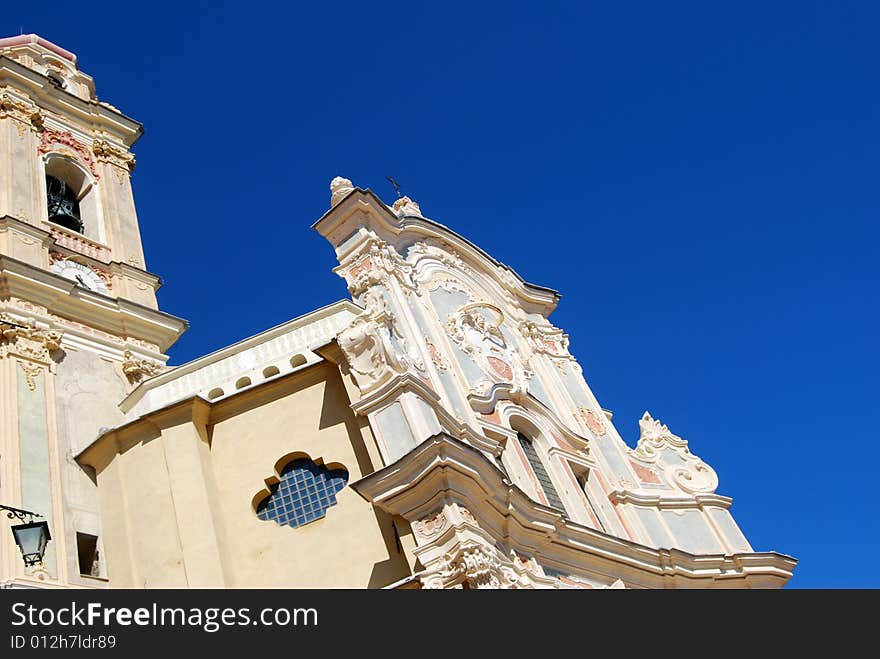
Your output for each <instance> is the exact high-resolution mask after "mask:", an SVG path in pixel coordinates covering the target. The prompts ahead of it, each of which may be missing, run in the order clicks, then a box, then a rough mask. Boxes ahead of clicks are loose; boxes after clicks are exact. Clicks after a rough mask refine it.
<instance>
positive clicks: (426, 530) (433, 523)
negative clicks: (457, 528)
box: [413, 510, 449, 540]
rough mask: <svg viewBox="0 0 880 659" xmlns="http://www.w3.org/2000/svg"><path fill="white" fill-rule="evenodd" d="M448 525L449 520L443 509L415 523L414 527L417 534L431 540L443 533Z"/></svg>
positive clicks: (423, 538)
mask: <svg viewBox="0 0 880 659" xmlns="http://www.w3.org/2000/svg"><path fill="white" fill-rule="evenodd" d="M448 526H449V520H447V518H446V514H445V512H444V511H443V510H440V511H438V512H436V513H434V514H433V515H430V516H428V517H426V518H425V519H423V520H419V521H417V522H414V523H413V529H414V530H415V532H416V535H418V536H419V538H421V539H422V540H431V539H432V538H435V537H437V536H438V535H440V534H441V533H443V531H445V530H446V529H447V527H448Z"/></svg>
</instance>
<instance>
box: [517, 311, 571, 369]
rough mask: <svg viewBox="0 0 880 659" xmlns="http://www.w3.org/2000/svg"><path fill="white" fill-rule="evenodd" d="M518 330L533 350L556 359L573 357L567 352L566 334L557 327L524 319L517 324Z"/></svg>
mask: <svg viewBox="0 0 880 659" xmlns="http://www.w3.org/2000/svg"><path fill="white" fill-rule="evenodd" d="M519 331H520V334H522V335H523V338H525V340H526V342H528V344H529V347H530V348H531V349H532V350H534V351H535V352H538V353H541V354H544V355H549V356H550V357H555V358H557V359H574V357H572V356H571V355H570V354H569V352H568V334H566V333H565V332H563V331H562V330H561V329H559V328H558V327H554V326H553V325H551V324H550V323H547V324H540V325H539V324H538V323H536V322H534V321H531V320H525V321H523V322H521V323H520V324H519Z"/></svg>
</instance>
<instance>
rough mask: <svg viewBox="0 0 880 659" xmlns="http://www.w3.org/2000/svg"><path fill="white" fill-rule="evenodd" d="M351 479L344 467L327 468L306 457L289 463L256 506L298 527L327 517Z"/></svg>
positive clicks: (269, 516) (271, 517)
mask: <svg viewBox="0 0 880 659" xmlns="http://www.w3.org/2000/svg"><path fill="white" fill-rule="evenodd" d="M347 482H348V472H347V471H345V469H327V467H324V466H323V465H317V464H315V463H314V462H312V461H311V460H309V459H307V458H300V459H298V460H294V461H293V462H291V463H290V464H288V465H287V466H286V467H285V468H284V471H282V472H281V480H280V481H279V483H278V484H277V485H275V486H273V488H272V493H271V494H270V495H269V496H268V497H266V498H265V499H263V500H262V501H261V502H260V504H259V505H258V506H257V517H259V518H260V519H262V520H267V521H268V520H272V521H274V522H277V523H278V524H287V525H289V526H293V527H297V526H302V525H303V524H308V523H309V522H314V521H315V520H316V519H320V518H321V517H324V515H325V514H326V512H327V509H328V508H329V507H330V506H334V505H336V493H337V492H339V490H341V489H342V488H344V487H345V484H346V483H347Z"/></svg>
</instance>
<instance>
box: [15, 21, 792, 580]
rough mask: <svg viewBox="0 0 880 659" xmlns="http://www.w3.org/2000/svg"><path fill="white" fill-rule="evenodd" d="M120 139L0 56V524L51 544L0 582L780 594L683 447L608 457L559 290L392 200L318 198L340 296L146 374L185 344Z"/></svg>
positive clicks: (611, 444) (42, 67)
mask: <svg viewBox="0 0 880 659" xmlns="http://www.w3.org/2000/svg"><path fill="white" fill-rule="evenodd" d="M141 132H142V127H141V126H140V124H138V123H137V122H136V121H134V120H132V119H130V118H128V117H126V116H125V115H123V114H122V113H121V112H120V111H119V110H118V109H116V108H115V107H114V106H112V105H110V104H108V103H106V102H103V101H100V100H98V98H97V96H96V95H95V87H94V83H93V81H92V79H91V78H90V77H89V76H88V75H86V74H85V73H83V72H82V71H80V70H79V68H78V66H77V62H76V57H75V56H74V55H73V54H72V53H70V52H68V51H66V50H64V49H63V48H60V47H58V46H56V45H54V44H52V43H50V42H48V41H45V40H44V39H42V38H40V37H38V36H36V35H23V36H20V37H11V38H8V39H0V410H2V413H0V503H2V504H5V505H8V506H14V507H16V508H22V509H26V510H30V511H34V512H36V513H38V514H40V515H42V516H43V517H44V518H45V519H46V520H47V522H48V523H49V528H50V530H51V534H52V540H51V542H50V543H49V545H48V548H47V550H46V553H45V556H44V558H43V561H42V563H41V564H39V565H35V566H30V567H26V566H25V565H24V564H23V562H22V560H21V555H20V554H19V552H18V549H17V547H16V545H15V543H14V541H13V539H12V534H10V533H8V532H6V531H2V530H0V585H3V586H5V587H42V588H63V587H78V588H107V587H111V588H162V587H165V588H169V587H170V588H190V587H191V588H204V587H208V588H215V587H221V588H222V587H228V588H238V587H256V588H262V587H273V588H274V587H291V588H297V587H312V588H316V587H317V588H322V587H329V588H407V589H408V588H557V589H558V588H565V589H570V588H581V589H594V588H716V587H717V588H768V587H769V588H775V587H781V586H783V585H784V584H785V583H786V581H787V580H788V579H789V578H790V576H791V574H792V571H793V570H794V567H795V565H796V561H795V560H794V559H793V558H791V557H789V556H786V555H783V554H778V553H775V552H761V551H755V550H753V548H752V547H751V545H750V544H749V542H748V540H747V539H746V538H745V537H744V535H743V534H742V532H741V531H740V529H739V527H738V526H737V524H736V522H735V521H734V519H733V517H732V516H731V514H730V510H729V509H730V507H731V503H732V501H731V499H730V498H729V497H726V496H723V495H721V494H718V493H717V492H716V489H717V487H718V476H717V475H716V473H715V471H714V470H713V469H712V468H711V467H710V466H709V465H707V464H706V463H704V462H703V461H702V460H700V458H699V457H697V455H696V454H695V453H693V452H692V451H691V448H690V446H689V444H688V441H687V440H685V439H683V438H681V437H679V436H678V435H676V434H674V433H673V432H672V431H671V430H670V429H669V428H667V427H666V426H665V425H663V424H662V423H661V422H660V421H659V420H657V419H655V418H653V417H652V416H651V415H650V414H649V413H647V412H646V413H645V415H644V416H643V417H642V418H641V419H640V420H638V426H639V428H640V436H639V438H638V441H637V443H636V444H635V446H634V447H630V446H629V445H627V443H626V442H624V440H623V439H622V438H621V436H620V435H619V434H618V431H617V429H616V428H615V425H614V423H613V422H612V414H611V412H609V411H608V410H605V409H603V408H602V406H601V405H600V404H599V402H598V401H597V400H596V397H595V396H594V395H593V393H592V391H591V389H590V387H589V386H588V384H587V383H586V381H585V380H584V377H583V374H582V370H581V368H580V366H579V365H578V362H577V360H576V359H575V358H574V356H573V355H572V354H571V352H570V351H569V343H568V336H567V335H566V334H565V333H564V331H563V330H562V329H560V328H557V327H555V326H554V325H553V324H552V323H551V322H550V321H549V320H548V317H549V316H550V314H551V313H552V311H553V310H554V308H555V306H556V304H557V302H558V298H559V296H558V294H557V293H556V292H555V291H553V290H551V289H548V288H544V287H541V286H536V285H533V284H530V283H528V282H526V281H524V280H523V279H522V278H521V277H520V276H519V275H517V274H516V273H515V272H513V271H512V270H511V269H510V268H508V267H506V266H505V265H504V264H502V263H499V262H498V261H496V260H495V259H493V258H492V257H491V256H490V255H488V254H487V253H485V252H484V251H482V250H481V249H480V248H479V247H477V246H476V245H474V244H472V243H471V242H469V241H468V240H467V239H466V238H465V237H462V236H460V235H458V234H457V233H455V232H454V231H452V230H450V229H449V228H447V227H446V226H444V225H442V224H439V223H437V222H435V221H433V220H431V219H428V218H427V217H425V216H424V215H423V213H422V211H421V209H420V207H419V205H418V204H417V203H415V202H414V201H412V200H411V199H409V198H407V197H402V198H399V199H397V200H396V201H395V202H394V203H393V204H392V205H388V204H386V203H384V202H383V201H382V200H381V199H379V198H378V197H377V196H376V195H375V194H374V193H372V192H371V191H369V190H364V189H360V188H358V187H356V186H355V185H354V184H352V183H351V181H349V180H347V179H344V178H341V177H337V178H336V179H334V180H333V181H332V182H331V185H330V200H329V201H330V203H329V209H328V210H327V212H326V213H325V214H324V215H323V216H322V217H320V218H319V219H318V220H317V221H316V222H315V223H314V225H313V229H314V230H316V231H318V232H319V233H320V234H321V235H322V236H323V237H324V238H326V239H327V240H328V241H329V243H330V244H331V245H332V246H333V248H334V250H335V253H336V256H337V259H338V264H337V265H336V266H335V268H333V271H334V272H335V273H336V274H337V275H338V276H340V277H342V278H343V279H344V280H345V282H346V283H347V285H348V290H349V292H350V294H351V299H350V300H341V301H338V302H335V303H333V304H330V305H328V306H326V307H323V308H321V309H318V310H316V311H313V312H311V313H309V314H307V315H305V316H302V317H299V318H295V319H293V320H290V321H289V322H287V323H284V324H283V325H280V326H277V327H274V328H271V329H268V330H266V331H265V332H262V333H261V334H258V335H256V336H253V337H250V338H248V339H246V340H244V341H241V342H239V343H236V344H234V345H231V346H228V347H226V348H223V349H221V350H218V351H216V352H213V353H211V354H208V355H205V356H204V357H201V358H199V359H196V360H194V361H192V362H189V363H187V364H183V365H180V366H174V367H171V366H169V365H167V363H166V362H167V356H166V352H167V350H168V349H169V347H170V346H171V345H173V343H174V342H175V341H176V340H177V338H178V337H179V336H180V335H181V334H182V333H183V332H184V331H185V329H186V326H187V325H186V322H185V321H184V320H182V319H180V318H176V317H174V316H172V315H170V314H167V313H164V312H163V311H161V310H159V308H158V305H157V301H156V290H157V288H158V286H159V284H160V281H159V278H158V277H157V276H156V275H154V274H152V273H151V272H149V270H147V269H146V262H145V260H144V254H143V250H142V247H141V240H140V229H139V226H138V219H137V214H136V211H135V207H134V201H133V196H132V188H131V179H130V173H131V171H132V170H133V168H134V164H135V158H134V155H133V154H132V153H131V147H132V146H133V144H134V143H135V142H136V141H137V139H138V138H139V137H140V134H141ZM304 230H305V227H304ZM632 421H633V423H632V425H633V427H634V426H635V421H636V420H632ZM627 423H628V422H627Z"/></svg>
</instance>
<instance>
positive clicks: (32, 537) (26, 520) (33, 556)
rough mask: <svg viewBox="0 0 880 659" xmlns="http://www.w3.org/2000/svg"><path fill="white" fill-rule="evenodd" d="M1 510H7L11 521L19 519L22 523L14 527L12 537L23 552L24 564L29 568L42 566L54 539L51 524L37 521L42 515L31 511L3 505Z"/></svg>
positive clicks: (0, 505)
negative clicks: (47, 546)
mask: <svg viewBox="0 0 880 659" xmlns="http://www.w3.org/2000/svg"><path fill="white" fill-rule="evenodd" d="M0 510H5V511H6V516H7V517H8V518H9V519H19V520H21V522H22V523H21V524H15V525H13V527H12V535H13V536H14V537H15V544H17V545H18V549H19V550H20V551H21V557H22V559H23V560H24V564H25V565H26V566H27V567H31V566H34V565H40V564H42V562H43V555H44V554H45V553H46V545H47V544H48V542H49V541H50V540H51V539H52V535H51V534H50V533H49V524H48V523H47V522H46V521H45V520H43V521H42V522H37V521H35V518H36V517H42V515H38V514H37V513H32V512H31V511H29V510H20V509H19V508H12V507H10V506H4V505H2V504H0Z"/></svg>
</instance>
